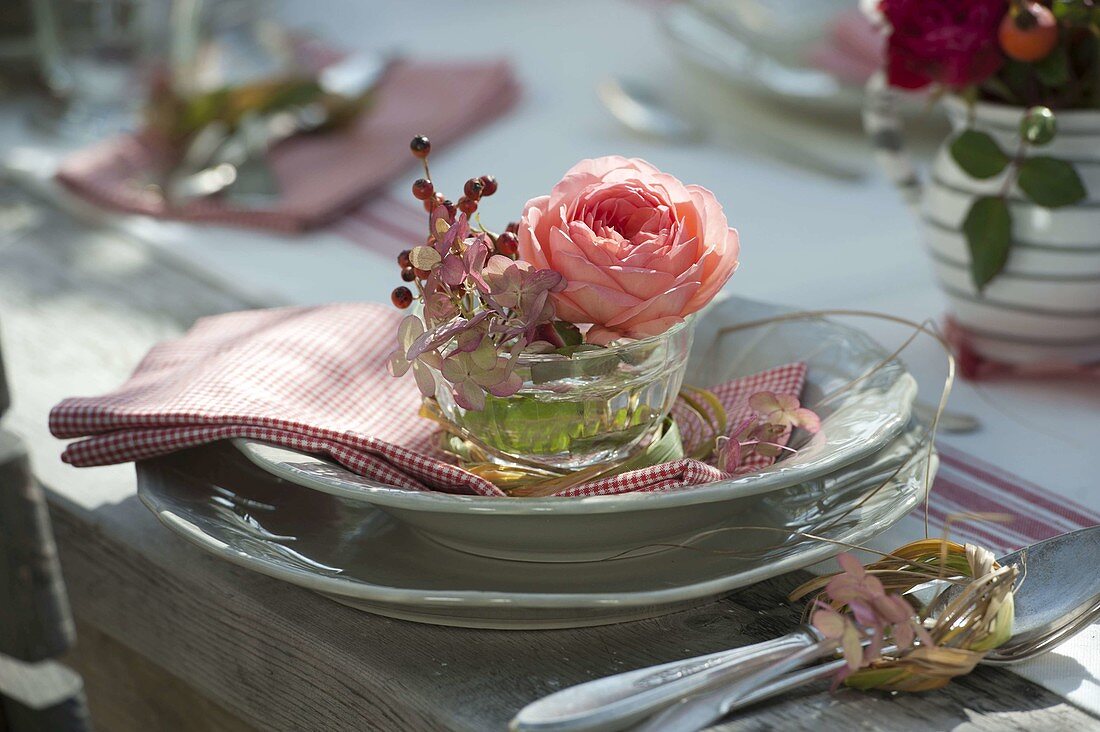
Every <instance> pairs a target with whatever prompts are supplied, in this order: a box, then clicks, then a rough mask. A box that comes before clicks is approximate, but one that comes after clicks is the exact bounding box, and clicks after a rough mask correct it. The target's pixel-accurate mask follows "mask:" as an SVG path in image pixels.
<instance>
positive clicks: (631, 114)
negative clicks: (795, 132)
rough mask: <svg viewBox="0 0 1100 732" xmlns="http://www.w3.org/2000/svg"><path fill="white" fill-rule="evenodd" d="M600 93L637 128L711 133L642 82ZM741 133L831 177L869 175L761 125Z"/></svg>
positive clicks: (684, 134)
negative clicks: (680, 112) (676, 110)
mask: <svg viewBox="0 0 1100 732" xmlns="http://www.w3.org/2000/svg"><path fill="white" fill-rule="evenodd" d="M596 93H597V94H598V95H599V98H600V101H601V102H602V103H603V105H604V106H605V107H606V108H607V110H608V111H609V112H611V114H612V116H613V117H615V119H617V120H618V121H619V122H621V123H622V124H623V125H624V126H625V127H626V128H627V129H629V130H631V131H633V132H637V133H639V134H642V135H646V136H649V137H655V138H657V139H661V140H668V141H671V142H698V141H701V140H703V139H705V138H706V137H707V134H706V131H705V130H704V129H703V128H702V127H701V126H700V125H698V124H696V123H694V122H692V121H691V120H689V119H687V118H686V117H684V116H683V115H682V114H679V113H678V112H675V111H673V110H672V109H671V107H670V106H669V105H668V104H666V103H665V102H664V101H663V100H661V99H659V98H658V97H657V96H656V95H655V94H654V93H653V92H652V91H651V90H650V89H649V88H648V87H646V86H645V85H643V84H641V83H640V82H637V81H631V80H627V79H616V78H610V79H605V80H604V81H603V82H601V83H600V84H599V85H598V86H597V87H596ZM737 135H738V137H739V138H743V139H744V142H745V143H746V144H747V145H749V146H751V147H752V148H755V149H758V150H764V151H765V152H767V153H768V154H769V155H771V156H773V157H775V158H776V159H778V160H782V161H784V162H787V163H790V164H792V165H794V166H797V167H799V168H803V169H806V170H811V171H814V172H816V173H821V174H823V175H826V176H828V177H830V178H840V179H842V180H860V179H862V178H864V177H865V175H866V174H865V172H864V171H863V170H861V169H858V168H855V167H853V166H850V165H845V164H844V163H842V162H840V161H836V160H832V159H830V158H827V157H825V156H823V155H820V154H819V153H818V152H817V151H816V150H812V149H810V148H809V147H807V146H806V145H804V144H801V143H800V142H799V141H798V140H797V139H793V138H790V137H788V136H784V135H779V134H774V133H772V132H769V131H767V130H764V129H762V128H759V127H753V128H749V127H739V128H738V129H737Z"/></svg>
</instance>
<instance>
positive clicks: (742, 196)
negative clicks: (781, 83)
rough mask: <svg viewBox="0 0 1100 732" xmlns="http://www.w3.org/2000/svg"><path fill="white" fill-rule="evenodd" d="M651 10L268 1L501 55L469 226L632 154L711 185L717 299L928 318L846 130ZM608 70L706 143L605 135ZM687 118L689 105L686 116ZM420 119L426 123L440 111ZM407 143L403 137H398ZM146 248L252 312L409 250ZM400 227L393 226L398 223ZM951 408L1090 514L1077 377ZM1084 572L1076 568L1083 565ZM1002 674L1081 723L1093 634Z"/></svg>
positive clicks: (409, 50) (390, 246) (176, 234)
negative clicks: (673, 40)
mask: <svg viewBox="0 0 1100 732" xmlns="http://www.w3.org/2000/svg"><path fill="white" fill-rule="evenodd" d="M657 5H659V3H654V2H643V1H642V0H633V1H626V0H619V1H616V2H609V1H596V2H593V1H592V0H559V1H558V2H554V3H516V2H514V1H512V0H483V1H482V2H479V3H476V4H475V3H454V2H451V3H446V2H441V1H439V0H424V1H423V2H418V3H415V4H410V3H406V2H401V1H400V0H387V1H385V2H383V1H382V0H377V1H376V2H370V3H364V2H361V1H359V0H329V2H327V3H325V4H323V6H318V5H317V4H315V3H300V2H291V1H290V0H284V2H283V3H282V7H281V15H282V18H283V19H284V20H285V21H287V22H288V23H289V24H291V25H301V26H305V27H307V28H310V29H312V30H315V31H317V32H318V33H319V34H320V35H322V36H324V37H326V38H329V39H331V40H332V41H333V42H334V43H336V44H338V45H340V46H344V47H347V48H397V49H400V50H401V51H402V52H403V53H406V54H408V55H410V56H418V57H455V56H463V55H475V54H478V55H505V56H507V57H509V58H511V59H513V60H514V63H515V66H516V69H517V72H518V75H519V77H520V79H521V82H522V84H523V87H524V96H523V99H522V101H521V102H520V105H519V108H518V109H517V110H516V111H515V112H514V113H513V114H511V115H510V116H508V117H507V118H505V119H504V120H502V121H500V122H498V123H496V124H493V125H492V126H490V127H489V128H487V129H485V130H484V131H482V132H479V133H477V134H476V135H475V136H474V137H471V138H468V139H466V140H464V141H463V142H462V143H460V144H456V145H454V146H452V147H450V148H447V149H439V150H435V151H433V155H432V171H433V176H434V178H435V181H436V184H437V187H440V188H442V190H444V191H453V192H455V195H457V191H459V190H460V188H461V186H462V184H463V182H464V181H465V180H466V179H467V178H469V177H471V176H473V175H480V174H483V173H492V174H494V175H496V176H497V178H498V179H499V181H500V191H499V192H498V193H497V194H496V195H495V196H494V197H493V198H491V199H487V200H486V201H485V202H484V204H483V206H482V208H481V212H482V216H483V218H484V219H485V220H486V222H487V223H489V222H491V223H492V224H495V225H497V226H503V224H504V223H505V222H507V221H508V220H512V219H515V218H518V215H519V212H520V210H521V206H522V204H523V203H524V202H525V201H526V200H527V199H528V198H530V197H533V196H536V195H540V194H542V193H544V192H546V191H548V190H549V188H550V187H551V186H552V185H553V184H554V183H555V182H556V181H557V180H558V179H559V177H560V176H561V174H562V173H563V172H564V171H565V170H566V169H567V168H568V167H569V166H570V165H572V164H573V163H574V162H575V161H576V160H578V159H580V158H584V157H591V156H598V155H603V154H611V153H616V154H623V155H629V156H640V157H644V158H646V159H648V160H650V161H651V162H653V163H654V164H656V165H657V166H659V167H660V168H662V169H664V170H666V171H668V172H671V173H673V174H675V175H677V176H678V177H680V178H682V179H684V180H685V181H687V182H691V183H698V184H701V185H704V186H706V187H708V188H710V189H712V190H713V191H714V192H715V193H716V194H717V196H718V198H719V200H720V201H722V202H723V204H724V206H725V208H726V211H727V213H728V216H729V219H730V221H731V223H732V225H734V226H736V227H737V228H738V229H739V230H740V233H741V240H742V264H741V269H740V271H739V272H738V273H737V274H736V275H735V276H734V278H733V279H732V281H731V283H730V285H729V287H730V288H731V289H732V290H733V291H735V292H737V293H738V294H739V295H743V296H746V297H753V298H757V299H762V300H772V301H780V302H784V303H787V304H791V305H794V306H798V307H804V308H808V309H815V308H868V309H874V310H879V311H884V312H890V313H894V314H897V315H903V316H907V317H910V318H913V319H917V320H923V319H925V318H929V317H936V316H938V315H939V314H940V313H941V312H942V308H943V301H942V300H941V298H940V296H939V294H938V293H937V291H936V289H935V286H934V284H933V281H932V278H931V274H930V268H929V267H928V266H927V264H926V261H925V257H924V254H923V251H922V248H921V244H920V235H919V231H918V227H917V224H916V222H915V221H914V219H913V218H912V217H911V215H910V213H909V212H908V210H906V208H905V207H904V205H903V203H902V201H901V199H900V197H899V196H898V195H896V192H895V191H894V190H893V189H892V188H891V187H890V186H889V185H888V183H887V182H886V181H885V179H884V178H883V177H881V176H879V175H877V174H876V171H874V169H873V162H872V160H871V157H870V153H869V151H865V150H864V148H863V147H862V144H861V141H860V136H859V133H858V130H857V129H856V128H855V121H854V120H853V124H852V125H850V126H849V127H848V129H844V128H843V127H841V128H839V129H838V128H837V127H836V126H835V124H833V123H831V122H830V123H829V124H828V125H825V124H821V125H815V124H814V120H812V119H800V118H798V114H796V113H794V112H790V111H787V112H777V111H775V110H771V111H761V109H760V108H759V107H757V106H756V105H754V104H752V103H750V102H749V101H748V100H745V99H743V98H741V97H738V96H737V95H736V94H735V93H733V92H732V91H730V90H727V89H724V88H721V87H711V88H709V89H707V90H706V91H705V93H703V94H700V93H699V91H700V89H701V88H702V84H703V82H702V81H701V80H700V79H699V78H697V77H693V76H691V75H689V74H687V73H686V72H685V71H684V70H683V68H682V67H681V66H679V65H678V64H677V63H676V61H675V60H674V58H673V57H672V54H671V53H670V51H669V49H668V48H667V46H666V44H665V43H664V39H662V38H661V36H660V33H659V30H658V26H657V24H656V22H655V19H654V12H655V6H657ZM610 74H617V75H623V76H629V77H635V78H642V79H645V80H647V81H648V83H649V84H650V85H652V86H653V87H654V88H656V89H657V90H660V91H662V92H663V93H665V94H666V95H668V96H669V97H670V98H673V99H679V100H683V103H684V104H685V109H688V110H694V112H695V113H696V114H702V115H703V116H705V117H707V118H708V119H710V120H713V122H714V124H716V125H721V126H722V129H721V130H717V132H718V133H720V134H716V135H715V136H714V139H720V140H722V141H723V142H722V143H721V144H718V143H714V144H709V145H708V144H698V145H686V146H671V145H667V144H662V143H659V142H653V141H646V140H642V139H639V138H637V137H634V136H632V135H630V134H628V133H626V132H624V131H623V130H622V129H621V128H620V127H619V126H618V125H617V124H616V123H615V121H614V120H613V119H612V118H611V117H610V116H609V115H608V114H607V113H606V112H605V111H604V110H603V109H602V108H601V107H600V106H599V103H598V101H597V98H596V94H595V90H594V86H595V84H596V83H597V82H598V81H599V80H600V79H601V78H603V77H604V76H606V75H610ZM689 113H690V111H689ZM440 114H446V110H444V109H441V110H440ZM766 114H781V115H785V119H784V124H785V125H787V126H788V127H790V126H791V125H801V127H800V128H799V129H800V130H801V131H802V139H803V141H808V142H811V143H816V144H818V145H820V146H823V147H825V148H828V150H829V151H830V154H834V155H837V154H842V155H846V156H848V158H849V159H850V162H851V164H852V165H853V166H855V167H863V168H864V169H866V170H867V171H868V176H867V177H866V178H865V179H863V180H860V181H855V182H853V181H840V180H834V179H829V178H826V177H823V176H821V175H819V174H814V173H809V172H806V171H802V170H799V169H796V168H792V167H790V166H789V165H786V164H782V163H779V162H777V161H774V160H770V159H769V158H768V157H766V156H765V155H763V154H761V153H760V152H759V151H757V150H755V149H754V148H753V146H752V145H751V144H745V145H740V146H738V145H737V143H736V141H737V140H738V137H739V136H738V134H737V128H736V125H733V124H731V123H729V122H723V121H722V120H729V119H736V120H741V123H759V120H761V119H766V116H765V115H766ZM415 132H416V130H410V131H409V133H410V137H411V135H412V134H413V133H415ZM0 142H6V143H8V144H6V145H5V147H7V148H8V149H9V163H10V164H11V165H13V166H14V167H15V168H16V169H18V170H21V171H22V172H23V173H25V174H27V175H29V176H31V177H38V178H41V177H42V176H43V174H44V173H48V171H49V170H50V169H51V166H52V165H54V164H55V162H56V159H57V153H58V150H57V149H56V148H54V149H47V150H43V149H42V146H41V144H40V143H36V142H35V141H34V140H33V139H31V138H30V137H29V136H28V135H27V133H26V131H25V130H24V128H23V126H22V125H21V124H20V123H19V122H18V121H16V120H14V119H13V118H12V117H11V115H8V116H7V117H5V118H4V119H3V120H0ZM412 177H413V176H409V178H410V180H402V181H399V182H397V183H395V184H394V185H393V187H392V191H391V194H390V196H389V197H388V199H389V200H388V201H383V202H382V203H380V204H379V206H380V209H379V213H380V214H381V215H393V216H395V217H404V220H405V221H406V222H408V221H410V220H411V219H410V218H409V217H410V215H411V214H410V212H409V210H407V208H405V207H402V206H400V205H399V204H397V203H394V202H393V198H404V199H406V200H408V201H409V202H410V203H415V202H413V201H412V199H411V197H409V194H408V183H409V182H410V181H411V178H412ZM124 225H125V226H126V227H127V228H128V229H129V230H130V231H132V232H134V233H136V234H138V235H139V236H140V237H141V238H142V239H143V240H144V241H145V242H147V243H149V245H150V246H153V247H155V248H157V249H158V250H159V251H160V252H162V253H163V254H164V255H165V256H167V257H171V258H173V259H175V260H177V261H179V262H182V263H185V264H187V265H188V266H191V267H194V268H195V269H196V271H199V272H202V273H206V274H207V275H208V276H211V277H215V278H220V279H222V280H224V281H226V282H229V283H232V286H233V287H235V288H237V289H239V290H243V291H246V292H249V293H252V294H254V295H255V296H256V300H257V302H264V301H271V300H278V301H290V302H299V303H314V302H325V301H332V300H345V299H347V300H359V299H368V300H380V301H384V300H387V299H388V293H389V291H390V290H391V289H392V288H393V287H394V286H395V285H397V284H399V279H398V277H397V267H396V264H395V262H394V257H395V256H396V253H397V252H398V251H399V250H400V249H402V248H406V247H408V246H410V245H412V244H414V243H417V242H415V241H401V239H400V237H386V236H380V235H379V234H378V233H377V231H372V230H371V229H370V228H369V227H364V228H363V231H362V237H360V239H361V240H360V241H358V242H353V241H351V240H349V238H348V235H349V233H350V235H351V236H352V237H355V231H354V225H353V226H352V228H351V229H348V228H347V227H344V228H343V229H342V233H339V232H334V231H326V232H322V233H319V234H313V235H309V236H307V237H299V238H289V237H288V238H280V237H277V236H272V235H269V234H257V233H252V232H247V231H239V230H230V229H223V228H214V227H199V226H194V225H184V224H176V223H166V222H155V221H147V220H140V219H128V220H127V221H126V222H125V224H124ZM410 225H411V224H410ZM856 324H858V325H861V326H862V327H866V328H868V329H869V330H871V331H873V332H876V333H878V334H880V335H881V336H882V338H883V339H884V340H887V341H890V342H893V343H899V342H900V340H901V338H903V337H904V333H903V332H902V331H901V330H899V329H897V328H892V329H888V328H886V327H885V326H883V325H882V324H876V323H874V322H863V323H856ZM906 358H907V361H908V362H909V364H910V365H911V366H912V368H913V369H914V371H915V372H916V373H917V375H918V376H919V377H920V380H921V383H922V389H923V392H922V394H923V396H924V397H925V398H926V399H932V398H933V397H934V396H935V394H934V393H933V391H934V390H935V389H936V384H937V383H938V382H939V381H942V373H943V357H942V355H941V353H940V352H938V351H937V349H936V348H935V347H934V346H933V344H932V343H931V342H930V341H927V340H926V341H924V342H923V343H918V344H917V345H916V346H915V347H914V348H913V349H911V350H910V351H907V354H906ZM951 407H952V408H953V409H957V410H960V411H966V412H972V413H974V414H977V415H979V416H980V418H981V420H982V423H983V428H982V429H981V430H980V431H979V432H976V433H974V434H971V435H966V436H952V437H944V438H943V440H944V442H946V443H948V444H950V445H952V446H954V447H957V448H959V449H961V450H963V451H966V452H968V453H971V454H973V455H979V456H981V457H982V458H983V459H984V460H985V461H987V462H990V463H994V464H996V465H997V466H999V467H1001V468H1003V469H1005V470H1008V471H1011V472H1012V473H1015V474H1016V475H1019V476H1021V477H1022V478H1024V479H1026V480H1029V481H1031V482H1034V483H1036V484H1039V485H1042V486H1044V487H1045V488H1047V489H1048V490H1050V491H1053V492H1054V493H1057V494H1059V495H1061V496H1065V497H1067V498H1070V499H1072V500H1075V501H1077V502H1078V503H1081V504H1083V505H1085V506H1087V507H1089V508H1092V509H1093V510H1097V509H1100V492H1098V491H1097V490H1096V488H1095V476H1096V473H1097V468H1100V460H1098V459H1097V457H1096V453H1095V448H1094V446H1093V443H1094V442H1095V441H1096V438H1097V436H1100V386H1098V385H1097V383H1096V382H1091V383H1086V382H1043V383H1039V382H1019V381H1016V382H1009V381H1006V382H997V383H983V384H981V385H972V384H959V385H958V386H957V387H956V389H955V392H954V395H953V397H952V401H951ZM920 531H921V525H920V522H918V521H907V522H905V523H903V524H902V525H900V526H899V527H897V528H896V529H895V530H893V531H892V532H891V533H890V534H889V535H888V537H886V538H885V539H884V540H883V542H882V543H883V544H884V545H885V544H893V545H897V544H898V543H900V542H902V541H906V540H910V539H913V538H916V537H917V536H918V535H919V532H920ZM1088 571H1096V568H1089V569H1088ZM1018 671H1019V673H1021V674H1023V675H1024V676H1027V677H1028V678H1031V679H1033V680H1035V681H1037V682H1039V683H1041V684H1043V685H1045V686H1047V687H1048V688H1050V689H1052V690H1054V691H1056V692H1058V693H1060V694H1063V695H1065V696H1066V697H1067V698H1068V699H1070V700H1071V701H1074V702H1075V703H1078V704H1080V705H1082V706H1084V707H1086V708H1089V709H1091V710H1092V711H1094V712H1096V713H1100V686H1098V681H1097V680H1098V679H1100V630H1098V628H1097V626H1094V627H1093V628H1092V629H1091V630H1090V632H1088V633H1085V634H1082V635H1081V636H1079V637H1078V638H1077V639H1075V640H1073V641H1071V642H1069V643H1066V644H1065V645H1064V646H1062V647H1061V648H1060V649H1058V651H1056V652H1055V653H1052V654H1050V655H1049V656H1047V657H1046V658H1043V659H1040V660H1037V661H1034V662H1031V663H1029V664H1027V665H1025V666H1023V667H1019V668H1018Z"/></svg>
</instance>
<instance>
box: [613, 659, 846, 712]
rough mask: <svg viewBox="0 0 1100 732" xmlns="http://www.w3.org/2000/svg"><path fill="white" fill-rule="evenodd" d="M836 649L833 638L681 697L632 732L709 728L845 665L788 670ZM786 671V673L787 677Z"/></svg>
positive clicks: (833, 663)
mask: <svg viewBox="0 0 1100 732" xmlns="http://www.w3.org/2000/svg"><path fill="white" fill-rule="evenodd" d="M835 652H836V644H835V643H833V642H830V641H821V642H820V643H818V644H816V645H814V646H810V647H808V648H803V649H802V650H801V651H798V652H796V653H794V654H791V655H790V656H789V657H788V658H786V659H784V660H782V661H780V662H778V663H775V664H771V665H769V666H767V667H764V668H759V669H757V670H756V671H752V672H749V673H747V674H745V675H743V676H741V677H739V678H738V679H737V680H736V681H734V682H733V684H731V685H730V686H722V687H721V688H719V689H717V690H711V691H704V692H703V693H701V694H698V695H696V696H692V697H688V698H687V699H681V700H680V701H679V702H677V703H676V704H673V705H672V706H670V707H667V708H665V709H664V710H662V711H661V712H659V713H657V714H655V715H653V716H652V717H650V718H649V719H648V720H646V721H645V722H644V723H643V724H641V725H639V726H638V727H636V728H635V729H634V730H633V732H696V731H697V730H701V729H703V728H705V727H709V726H710V725H711V724H713V723H714V722H717V721H718V720H719V719H721V718H722V717H724V716H726V714H728V713H729V711H730V710H731V709H734V708H738V707H743V706H748V705H749V704H753V703H755V702H758V701H762V700H764V699H767V698H769V697H772V696H775V695H777V694H781V693H783V692H784V691H788V690H790V689H793V688H795V687H797V686H801V685H803V684H808V683H810V682H811V681H816V680H817V679H823V678H826V677H828V676H830V675H832V674H833V673H835V672H836V671H837V670H838V669H839V668H840V667H841V666H843V665H844V663H845V661H844V660H843V659H841V660H839V661H831V662H829V663H826V664H822V665H819V666H813V667H812V668H809V669H805V670H803V671H798V672H796V673H789V672H790V671H791V670H792V669H795V668H798V667H799V666H804V665H806V664H807V663H811V662H813V661H816V660H818V659H820V658H821V657H822V656H824V655H832V654H833V653H835ZM784 674H787V675H786V676H784Z"/></svg>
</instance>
